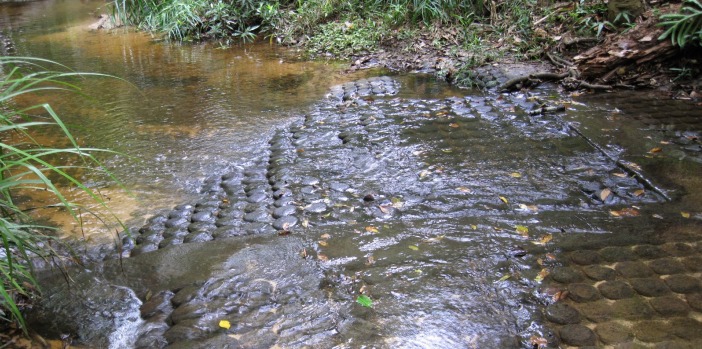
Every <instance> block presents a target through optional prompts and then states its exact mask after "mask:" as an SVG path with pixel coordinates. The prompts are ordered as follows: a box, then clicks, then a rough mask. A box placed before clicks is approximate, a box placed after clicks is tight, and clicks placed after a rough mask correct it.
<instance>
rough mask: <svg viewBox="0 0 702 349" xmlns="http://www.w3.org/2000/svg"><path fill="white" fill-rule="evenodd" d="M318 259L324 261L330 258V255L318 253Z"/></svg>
mask: <svg viewBox="0 0 702 349" xmlns="http://www.w3.org/2000/svg"><path fill="white" fill-rule="evenodd" d="M317 259H319V260H320V261H322V262H326V261H328V260H329V257H327V255H325V254H322V253H317Z"/></svg>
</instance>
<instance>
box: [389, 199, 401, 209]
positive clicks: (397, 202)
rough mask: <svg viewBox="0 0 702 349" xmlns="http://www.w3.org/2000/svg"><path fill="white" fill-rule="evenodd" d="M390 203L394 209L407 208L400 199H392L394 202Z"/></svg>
mask: <svg viewBox="0 0 702 349" xmlns="http://www.w3.org/2000/svg"><path fill="white" fill-rule="evenodd" d="M390 201H391V202H392V207H394V208H402V207H403V206H405V203H404V202H402V200H400V198H392V200H390Z"/></svg>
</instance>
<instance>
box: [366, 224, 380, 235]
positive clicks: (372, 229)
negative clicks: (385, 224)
mask: <svg viewBox="0 0 702 349" xmlns="http://www.w3.org/2000/svg"><path fill="white" fill-rule="evenodd" d="M366 232H368V233H374V234H377V233H378V228H376V227H374V226H370V225H369V226H367V227H366Z"/></svg>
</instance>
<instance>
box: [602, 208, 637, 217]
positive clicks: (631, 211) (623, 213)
mask: <svg viewBox="0 0 702 349" xmlns="http://www.w3.org/2000/svg"><path fill="white" fill-rule="evenodd" d="M609 214H611V215H612V216H614V217H637V216H638V215H639V211H638V210H637V209H635V208H630V207H627V208H623V209H621V210H619V211H609Z"/></svg>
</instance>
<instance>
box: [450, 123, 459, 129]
mask: <svg viewBox="0 0 702 349" xmlns="http://www.w3.org/2000/svg"><path fill="white" fill-rule="evenodd" d="M449 127H453V128H458V127H459V125H458V124H457V123H455V122H452V123H450V124H449Z"/></svg>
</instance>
